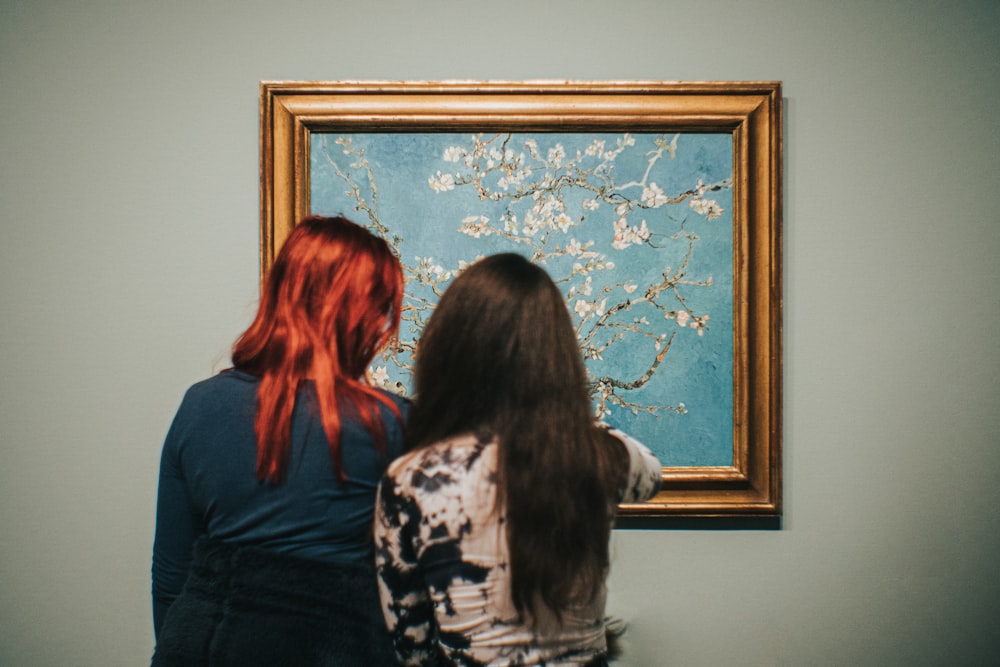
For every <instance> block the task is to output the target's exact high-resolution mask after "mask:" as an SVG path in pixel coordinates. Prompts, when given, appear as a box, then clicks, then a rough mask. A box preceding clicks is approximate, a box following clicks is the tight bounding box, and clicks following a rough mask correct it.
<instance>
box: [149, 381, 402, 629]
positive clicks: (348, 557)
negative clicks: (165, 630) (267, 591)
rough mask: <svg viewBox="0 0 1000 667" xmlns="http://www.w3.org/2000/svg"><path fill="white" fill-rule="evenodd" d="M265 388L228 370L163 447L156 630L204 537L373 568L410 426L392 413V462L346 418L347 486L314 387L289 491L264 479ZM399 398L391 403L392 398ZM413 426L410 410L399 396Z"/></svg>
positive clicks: (299, 413) (196, 398)
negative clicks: (258, 414)
mask: <svg viewBox="0 0 1000 667" xmlns="http://www.w3.org/2000/svg"><path fill="white" fill-rule="evenodd" d="M258 385H259V379H258V378H256V377H255V376H253V375H249V374H247V373H243V372H240V371H236V370H228V371H223V372H221V373H219V374H218V375H216V376H214V377H212V378H209V379H207V380H204V381H202V382H199V383H198V384H195V385H194V386H192V387H191V388H190V389H188V391H187V393H186V394H185V396H184V399H183V401H182V402H181V405H180V408H179V409H178V411H177V415H176V416H175V417H174V421H173V423H172V424H171V427H170V430H169V431H168V433H167V437H166V440H165V442H164V445H163V453H162V456H161V460H160V476H159V491H158V495H157V507H156V536H155V540H154V544H153V567H152V575H153V625H154V630H155V631H156V633H157V634H158V633H159V628H160V625H161V623H162V622H163V618H164V616H165V615H166V610H167V608H169V606H170V604H171V603H172V602H173V601H174V599H175V598H176V597H177V595H178V594H179V593H180V591H181V589H182V588H183V586H184V582H185V580H186V579H187V575H188V568H189V566H190V563H191V550H192V546H193V545H194V542H195V540H196V539H198V537H200V536H202V535H206V534H207V535H208V536H209V537H211V538H213V539H218V540H223V541H227V542H232V543H236V544H253V545H256V546H259V547H263V548H266V549H270V550H273V551H277V552H282V553H288V554H293V555H297V556H299V557H303V558H310V559H313V560H319V561H324V562H331V563H344V562H364V563H370V562H371V561H372V559H373V552H372V540H371V532H372V515H373V513H374V505H375V490H376V488H377V486H378V482H379V479H380V478H381V477H382V473H383V472H384V471H385V468H386V466H387V465H388V463H389V461H390V460H392V459H393V458H395V457H396V456H398V455H399V454H400V453H401V452H402V448H403V435H402V426H401V424H400V423H398V422H397V420H396V418H395V417H394V416H393V415H392V413H391V412H390V411H389V410H387V409H384V408H383V410H382V412H383V422H384V424H385V427H386V433H387V436H388V439H387V445H388V456H387V457H383V456H381V455H380V454H378V452H377V451H376V450H375V447H374V444H373V442H372V438H371V436H370V435H369V434H368V432H367V431H366V430H365V428H364V425H363V424H362V423H361V422H360V421H359V420H357V419H352V418H351V416H350V415H349V414H347V413H346V412H345V411H343V410H342V417H341V419H342V434H341V455H342V459H343V469H344V472H345V474H346V476H347V480H346V482H344V483H343V484H341V483H339V482H338V481H337V476H336V471H335V470H334V467H333V462H332V459H331V457H330V453H329V446H328V443H327V438H326V434H325V433H324V431H323V425H322V422H321V421H320V418H319V414H318V408H317V404H316V400H315V392H314V391H313V389H312V386H311V385H310V384H306V385H304V386H303V388H302V389H300V391H299V396H298V398H297V400H296V404H295V411H294V414H293V417H292V438H291V443H292V451H291V458H290V459H289V462H288V469H287V475H286V479H285V481H284V483H282V484H280V485H279V484H272V483H268V482H261V481H258V480H257V479H256V476H255V474H254V468H255V465H256V460H257V441H256V436H255V434H254V415H255V411H256V405H257V387H258ZM387 395H389V396H392V395H391V394H387ZM392 398H393V400H394V401H395V402H396V404H397V405H399V407H400V410H401V411H402V413H403V415H404V416H405V414H406V411H407V408H408V403H407V402H406V400H405V399H402V398H400V397H397V396H392Z"/></svg>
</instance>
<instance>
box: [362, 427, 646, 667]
mask: <svg viewBox="0 0 1000 667" xmlns="http://www.w3.org/2000/svg"><path fill="white" fill-rule="evenodd" d="M610 433H611V434H612V435H614V436H615V437H617V438H618V439H619V440H621V441H622V442H623V443H624V444H625V446H626V449H627V450H628V455H629V471H628V480H627V483H626V484H625V487H624V488H623V489H622V490H621V492H620V495H619V500H620V501H621V502H641V501H643V500H647V499H649V498H651V497H652V496H653V495H654V494H655V493H656V492H657V491H658V490H659V488H660V481H661V465H660V462H659V461H658V460H657V459H656V457H655V456H654V455H653V454H652V453H651V452H650V451H649V450H648V449H647V448H646V447H645V446H644V445H642V444H641V443H639V442H638V441H636V440H634V439H632V438H630V437H629V436H627V435H625V434H624V433H622V432H620V431H615V430H611V431H610ZM496 469H497V446H496V444H495V443H494V442H481V441H479V440H478V439H477V438H476V436H474V435H471V434H470V435H464V436H459V437H456V438H454V439H451V440H447V441H444V442H441V443H438V444H436V445H432V446H430V447H426V448H422V449H419V450H416V451H414V452H411V453H409V454H407V455H404V456H402V457H400V458H399V459H397V460H396V461H394V462H393V463H392V464H391V465H390V466H389V469H388V471H387V473H386V476H385V477H384V478H383V480H382V485H381V488H380V491H379V500H378V504H377V506H376V513H375V517H376V518H375V559H376V564H377V566H378V573H379V593H380V595H381V598H382V612H383V613H384V614H385V619H386V623H387V625H388V627H389V631H390V633H391V634H392V636H393V641H394V643H395V646H396V653H397V655H398V657H399V659H400V661H401V663H402V664H404V665H434V664H447V665H461V666H463V667H464V666H470V667H471V666H474V665H476V666H478V665H496V666H500V665H509V666H514V665H518V666H520V665H546V666H552V667H554V666H556V665H584V664H587V663H588V662H590V661H592V660H594V659H595V658H599V657H600V656H602V655H603V654H604V653H605V652H606V643H605V635H604V606H605V595H606V591H605V590H604V589H603V587H602V590H601V592H600V593H599V594H598V595H597V596H596V597H595V599H594V600H593V601H592V602H591V603H589V604H588V605H586V606H581V607H579V608H574V609H571V610H569V611H566V612H564V613H563V616H562V622H559V621H557V620H556V619H555V618H554V617H550V618H545V617H543V616H540V617H539V618H538V619H537V620H536V624H535V629H534V630H533V629H532V627H531V626H528V625H525V624H524V623H522V622H521V621H520V620H519V619H518V614H517V612H516V611H515V609H514V606H513V603H512V602H511V597H510V571H509V569H508V567H507V560H508V555H507V554H508V552H507V539H506V532H505V530H504V528H503V523H502V521H503V519H502V516H498V513H497V512H494V511H493V510H494V503H495V499H496V492H497V490H496ZM543 613H544V612H543Z"/></svg>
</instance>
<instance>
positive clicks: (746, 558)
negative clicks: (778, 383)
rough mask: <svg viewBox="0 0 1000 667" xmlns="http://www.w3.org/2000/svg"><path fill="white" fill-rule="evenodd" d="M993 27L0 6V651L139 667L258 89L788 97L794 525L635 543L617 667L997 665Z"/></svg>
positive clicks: (223, 322) (511, 9) (670, 535)
mask: <svg viewBox="0 0 1000 667" xmlns="http://www.w3.org/2000/svg"><path fill="white" fill-rule="evenodd" d="M998 25H1000V5H998V4H997V3H995V2H992V1H990V0H981V1H971V0H969V1H964V2H963V1H959V2H947V3H946V2H932V1H929V0H913V1H911V2H906V3H899V2H876V1H869V2H859V1H851V0H848V1H845V2H837V3H830V2H821V1H818V0H813V1H801V0H797V1H793V0H778V1H774V0H745V1H739V2H738V1H735V0H734V1H732V2H724V1H712V0H702V1H699V2H694V1H677V2H657V1H654V0H619V1H617V2H613V3H612V2H608V3H605V2H597V1H595V0H576V1H575V2H568V1H566V0H550V1H549V2H534V1H532V2H528V1H525V0H510V1H508V2H505V3H502V4H497V3H482V2H470V1H468V0H465V1H463V2H457V1H453V0H442V1H441V2H435V3H416V2H405V1H402V0H400V1H373V2H368V3H354V2H351V3H349V2H341V1H339V0H327V1H326V2H321V1H319V0H291V1H289V2H285V3H275V2H260V1H257V0H250V1H247V2H237V1H235V0H217V1H214V2H200V1H199V2H193V1H187V2H172V3H163V2H160V3H154V2H147V1H145V0H129V1H125V0H120V1H119V0H94V1H92V2H76V1H70V0H66V1H54V0H40V1H33V2H29V1H26V0H4V1H3V2H0V91H2V94H0V119H2V122H0V224H2V228H0V280H2V282H0V285H2V289H0V664H2V665H18V666H21V665H79V666H94V667H98V666H100V667H105V666H108V665H123V666H124V665H137V664H145V663H146V661H147V660H148V656H149V655H150V653H151V651H152V646H153V639H152V629H151V621H150V615H149V607H150V600H149V566H150V559H149V553H150V547H151V540H152V531H153V512H154V497H155V490H156V489H155V486H156V470H157V464H158V456H159V447H160V444H161V442H162V438H163V434H164V433H165V431H166V428H167V426H168V424H169V421H170V419H171V417H172V415H173V411H174V409H175V408H176V406H177V404H178V401H179V400H180V397H181V395H182V393H183V391H184V389H185V388H186V387H187V386H188V385H190V384H191V383H193V382H195V381H197V380H199V379H202V378H204V377H206V376H207V375H210V374H211V373H213V372H214V371H215V370H217V369H219V368H221V367H222V366H224V365H226V363H227V351H228V346H229V345H230V343H231V341H232V340H233V338H234V337H235V336H236V335H237V334H239V332H240V331H241V330H242V328H243V327H245V326H246V324H247V323H248V322H249V318H250V316H251V314H252V312H253V308H254V303H255V298H256V287H257V280H258V274H257V271H258V125H257V123H258V107H257V104H258V84H259V81H260V80H320V79H327V80H332V79H383V80H416V79H433V80H440V79H494V80H497V79H499V80H504V79H506V80H523V79H555V80H561V79H573V80H623V79H656V80H689V81H693V80H781V81H782V82H783V86H784V88H783V90H784V95H785V98H786V99H785V198H784V211H783V213H784V221H785V230H784V231H785V245H784V248H783V250H784V256H785V264H784V266H785V274H784V297H785V301H784V303H785V319H784V354H785V366H784V389H785V400H784V423H783V426H784V499H785V513H784V517H783V519H782V522H781V525H780V527H779V528H777V529H774V528H771V529H761V528H759V527H747V526H740V525H737V526H733V525H724V526H719V525H711V524H709V525H705V524H701V525H696V526H682V527H677V526H668V527H658V528H641V527H640V528H629V529H625V530H617V531H616V532H615V535H614V537H613V545H612V546H613V565H612V568H613V571H612V574H611V578H610V601H609V612H611V613H612V614H615V615H616V616H619V617H621V618H623V619H625V620H626V621H627V622H628V623H629V632H628V634H627V635H626V640H627V649H628V654H627V656H626V657H625V658H624V659H623V660H622V661H621V663H620V664H622V665H629V666H636V667H647V666H652V667H656V666H659V665H684V666H700V665H705V666H719V665H788V666H800V665H848V664H849V665H978V664H990V663H993V662H995V661H997V660H998V659H1000V645H998V642H997V639H996V635H995V624H996V619H997V618H998V616H1000V604H998V602H997V600H998V599H1000V577H998V574H1000V571H998V565H997V563H998V562H1000V537H998V535H1000V520H998V518H997V513H996V511H995V508H996V507H997V505H998V502H1000V491H998V488H1000V484H998V481H1000V448H998V446H997V444H998V441H1000V417H998V411H997V404H998V399H1000V391H998V376H1000V344H998V342H997V341H998V337H997V334H996V332H997V330H998V327H1000V298H998V296H997V291H996V287H995V286H996V284H997V283H998V281H1000V261H998V260H997V253H998V251H1000V219H998V217H1000V216H998V214H997V211H998V207H1000V188H998V187H997V183H998V178H997V176H998V170H997V166H996V164H997V162H996V156H997V155H998V153H1000V133H998V131H997V129H996V124H995V122H994V120H993V116H994V115H995V112H996V109H997V108H998V107H1000V39H998V37H1000V35H998V28H997V26H998Z"/></svg>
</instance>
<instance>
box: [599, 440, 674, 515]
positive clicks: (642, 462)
mask: <svg viewBox="0 0 1000 667" xmlns="http://www.w3.org/2000/svg"><path fill="white" fill-rule="evenodd" d="M608 433H609V434H610V435H612V436H614V437H615V439H617V440H618V441H619V442H621V443H622V444H623V445H625V450H626V451H627V452H628V473H627V475H626V478H625V486H624V488H623V489H622V492H621V494H620V497H619V499H618V502H622V503H639V502H642V501H644V500H649V499H650V498H652V497H653V496H655V495H656V493H657V492H658V491H659V490H660V485H661V484H662V483H663V466H662V464H661V463H660V461H659V459H657V458H656V455H655V454H653V452H651V451H649V448H648V447H646V445H644V444H642V443H641V442H639V441H638V440H636V439H635V438H633V437H632V436H630V435H628V434H626V433H623V432H622V431H619V430H618V429H614V428H612V429H609V430H608Z"/></svg>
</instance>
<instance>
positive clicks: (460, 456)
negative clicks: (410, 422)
mask: <svg viewBox="0 0 1000 667" xmlns="http://www.w3.org/2000/svg"><path fill="white" fill-rule="evenodd" d="M493 444H494V443H493V442H492V441H489V440H486V441H484V440H483V439H481V438H479V437H477V436H476V435H475V434H473V433H466V434H463V435H458V436H455V437H452V438H448V439H446V440H442V441H440V442H436V443H434V444H431V445H426V446H424V447H420V448H417V449H414V450H412V451H409V452H407V453H405V454H403V455H402V456H400V457H399V458H397V459H396V460H394V461H393V462H392V463H391V464H389V469H388V472H387V474H388V475H389V476H390V477H401V476H405V475H407V474H410V473H413V472H416V471H424V472H425V474H428V473H430V474H439V473H441V472H449V473H452V474H453V473H455V472H461V471H468V470H469V469H471V468H472V467H473V466H474V465H475V463H476V462H477V461H478V460H479V459H481V458H482V456H483V455H484V454H485V453H486V452H487V451H488V450H489V449H490V447H491V446H492V445H493Z"/></svg>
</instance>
